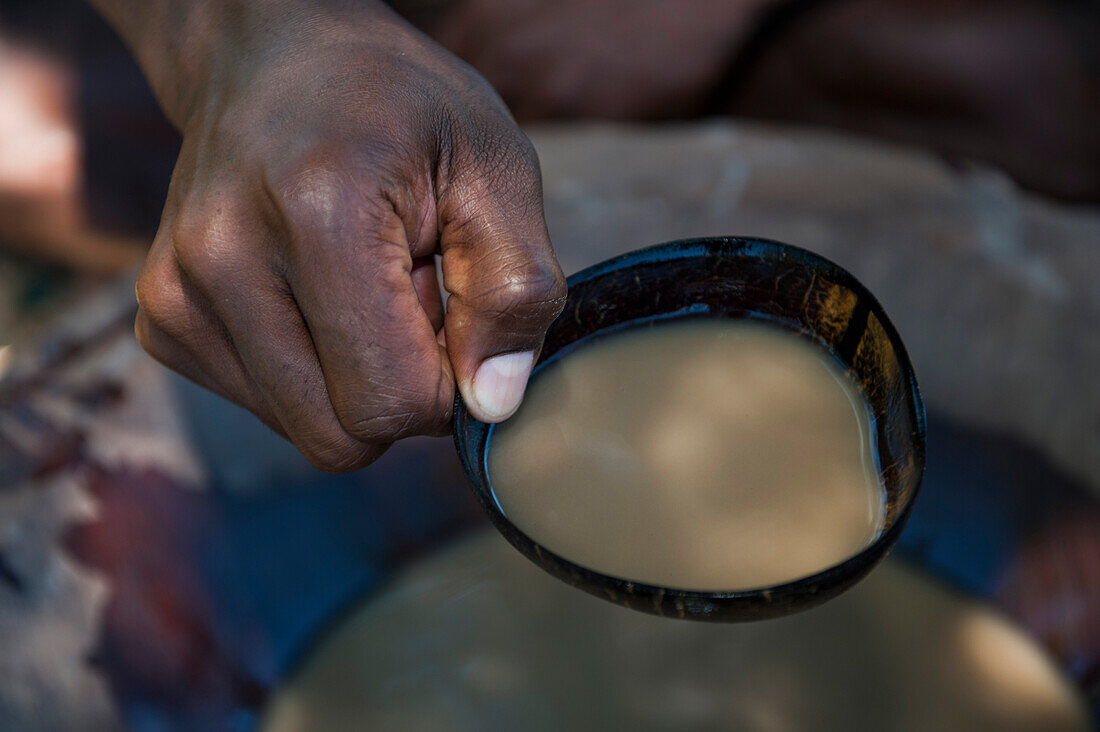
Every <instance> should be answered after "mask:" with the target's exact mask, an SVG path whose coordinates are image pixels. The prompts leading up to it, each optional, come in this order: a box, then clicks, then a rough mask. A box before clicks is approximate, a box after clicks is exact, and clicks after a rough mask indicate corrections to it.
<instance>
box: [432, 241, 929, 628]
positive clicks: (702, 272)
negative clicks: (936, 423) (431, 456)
mask: <svg viewBox="0 0 1100 732" xmlns="http://www.w3.org/2000/svg"><path fill="white" fill-rule="evenodd" d="M704 317H709V318H714V317H718V318H756V319H761V320H766V321H768V322H771V323H773V324H776V325H778V326H781V327H784V328H787V329H789V330H792V331H795V332H798V333H800V334H803V335H805V336H807V337H810V338H812V339H813V340H815V341H816V342H818V343H819V344H820V345H822V346H823V347H825V348H827V349H829V350H830V351H832V352H833V353H834V354H835V355H836V357H837V358H839V360H840V361H841V362H842V363H843V364H844V366H845V367H846V368H847V369H848V371H849V372H850V373H851V375H852V376H853V377H854V379H855V381H856V383H858V384H859V385H860V386H861V388H862V390H863V392H864V395H865V396H866V397H867V399H868V401H869V403H870V405H871V411H872V414H873V417H874V420H873V425H872V429H874V430H875V432H876V436H877V442H878V456H877V457H878V464H879V466H880V476H881V481H882V484H883V485H884V487H885V490H886V521H885V525H884V527H883V529H882V532H881V533H880V534H879V536H878V538H877V539H875V541H874V542H872V543H871V544H870V545H869V546H867V547H866V548H865V549H863V550H862V551H861V552H859V553H858V554H856V555H855V556H853V557H851V558H849V559H848V560H846V561H844V562H842V563H840V564H837V565H835V566H833V567H830V568H828V569H825V570H824V571H821V572H818V573H817V574H814V575H811V576H808V577H805V578H802V579H799V580H796V581H793V582H787V583H784V584H780V585H775V586H772V587H762V588H758V589H753V590H737V591H730V592H702V591H693V590H688V589H680V588H675V587H657V586H653V585H648V584H643V583H639V582H632V581H629V580H627V579H623V578H620V577H613V576H610V575H606V574H602V573H600V572H598V571H594V570H592V569H589V568H586V567H582V566H579V565H577V564H574V563H573V562H570V561H569V560H568V559H566V558H564V557H561V556H558V555H557V554H555V553H554V552H553V551H552V550H550V549H548V548H546V547H544V546H541V545H540V544H538V543H537V542H536V541H534V540H533V539H532V538H531V537H529V536H527V535H526V534H525V533H523V532H522V531H520V530H519V529H518V528H517V527H516V526H515V525H514V524H512V522H511V521H509V519H508V517H507V516H505V515H504V513H503V511H502V510H501V509H500V506H499V505H498V504H497V501H496V499H495V497H494V495H493V489H492V483H491V481H490V478H489V473H488V469H487V465H488V461H487V456H488V450H489V449H491V445H492V440H491V436H492V426H491V425H488V424H485V423H483V422H479V421H477V420H475V419H474V418H473V417H471V416H470V414H469V412H468V411H467V410H466V407H465V405H464V404H463V403H462V401H461V399H459V400H457V401H456V404H455V412H454V439H455V446H456V447H457V449H458V454H459V457H460V458H461V460H462V464H463V467H464V468H465V470H466V474H467V476H468V477H469V479H470V482H471V484H472V485H473V490H474V492H475V494H476V495H477V498H478V500H479V501H480V503H481V505H482V506H483V507H484V509H485V511H486V512H487V513H488V515H489V518H490V519H491V520H492V522H493V525H494V526H496V528H497V529H498V530H499V531H500V532H501V533H502V534H503V535H504V536H505V538H507V540H508V541H509V542H510V543H511V544H512V545H513V546H514V547H516V548H517V549H519V550H520V551H521V552H522V553H523V554H524V555H525V556H527V558H528V559H530V560H531V561H533V562H535V563H536V564H537V565H539V566H540V567H542V568H543V569H544V570H546V571H547V572H550V573H551V574H553V575H554V576H556V577H558V578H559V579H561V580H564V581H565V582H568V583H569V584H571V585H574V586H576V587H578V588H580V589H582V590H585V591H587V592H589V593H591V594H593V595H596V596H597V597H601V598H604V599H607V600H610V601H612V602H615V603H618V604H620V605H623V606H625V607H629V608H632V609H635V610H642V611H645V612H650V613H654V614H657V615H662V616H669V617H677V618H690V619H697V620H718V621H744V620H760V619H765V618H773V617H777V616H781V615H786V614H789V613H792V612H796V611H799V610H803V609H807V608H810V607H813V606H814V605H817V604H820V603H822V602H824V601H826V600H828V599H830V598H832V597H834V596H836V595H837V594H839V593H841V592H843V591H844V590H845V589H847V588H848V587H850V586H852V585H853V584H855V583H856V582H858V581H859V580H860V579H861V578H862V577H864V576H865V575H866V574H867V573H868V572H869V571H870V570H871V569H872V568H873V567H874V566H875V564H877V563H878V562H879V561H880V560H881V559H882V558H883V557H884V556H885V555H886V553H887V552H888V551H889V550H890V548H891V547H892V546H893V545H894V543H895V542H896V541H897V539H898V536H899V534H900V532H901V530H902V528H903V527H904V525H905V522H906V519H907V518H908V516H909V513H910V511H911V509H912V506H913V501H914V499H915V498H916V495H917V490H918V487H919V485H920V480H921V476H922V474H923V471H924V456H925V412H924V403H923V401H922V399H921V395H920V390H919V389H918V387H917V382H916V378H915V376H914V374H913V369H912V367H911V365H910V363H909V358H908V356H907V355H906V353H905V347H904V345H903V344H902V342H901V339H900V338H899V337H898V334H897V331H895V329H894V327H893V326H892V325H891V324H890V321H889V320H888V319H887V317H886V314H885V313H884V312H883V310H882V306H881V305H879V303H878V301H876V300H875V298H874V297H873V296H872V295H871V293H870V292H868V291H867V289H866V288H865V287H863V285H861V284H860V283H859V282H858V281H856V279H855V278H854V277H853V276H852V275H851V274H849V273H848V272H846V271H845V270H843V269H842V268H840V267H839V266H837V265H836V264H833V263H832V262H830V261H828V260H827V259H824V258H823V257H820V256H818V255H816V254H813V253H811V252H808V251H805V250H803V249H799V248H797V247H792V246H788V245H785V244H780V243H778V242H772V241H765V240H759V239H743V238H709V239H691V240H685V241H678V242H671V243H668V244H661V245H658V246H654V247H650V248H647V249H642V250H639V251H635V252H631V253H629V254H625V255H622V256H620V257H616V258H614V259H611V260H608V261H606V262H603V263H601V264H597V265H595V266H593V267H590V268H588V269H586V270H584V271H582V272H579V273H578V274H576V275H574V276H573V277H571V278H570V279H569V297H568V300H567V302H566V304H565V309H564V310H563V311H562V314H561V315H560V316H559V317H558V319H557V320H556V321H555V322H554V323H553V325H551V327H550V329H549V331H548V333H547V336H546V342H545V345H544V347H543V351H542V354H541V355H540V357H539V362H538V364H537V365H536V368H535V372H534V375H533V376H532V378H533V379H537V378H538V375H539V372H540V371H541V369H542V368H544V367H545V366H546V365H547V364H548V363H549V362H551V361H553V360H556V359H558V358H562V357H568V353H569V352H570V351H571V350H573V349H575V348H578V347H581V346H583V345H587V344H590V343H592V342H594V341H598V340H599V339H601V338H605V337H607V336H609V335H613V334H614V333H616V332H619V331H621V330H623V329H626V328H646V327H654V326H655V325H656V324H658V323H662V322H665V321H668V320H669V319H686V318H704Z"/></svg>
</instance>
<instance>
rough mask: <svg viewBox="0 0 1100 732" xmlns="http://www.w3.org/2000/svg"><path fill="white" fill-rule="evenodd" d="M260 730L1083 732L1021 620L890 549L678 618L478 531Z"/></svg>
mask: <svg viewBox="0 0 1100 732" xmlns="http://www.w3.org/2000/svg"><path fill="white" fill-rule="evenodd" d="M261 729H264V730H267V732H312V731H313V730H324V731H325V732H344V730H363V729H370V730H418V731H421V732H470V731H471V730H477V731H478V732H498V731H500V732H504V731H506V730H507V731H511V730H523V732H560V730H620V729H630V730H640V731H642V732H668V730H699V731H700V732H703V731H707V730H743V731H744V732H776V731H777V730H814V732H852V731H853V730H874V731H875V732H930V731H934V732H986V731H988V732H1088V730H1091V729H1094V725H1093V724H1092V723H1091V722H1090V721H1089V716H1088V708H1087V706H1086V705H1085V701H1084V699H1083V697H1082V694H1081V692H1080V691H1079V690H1077V689H1076V688H1075V687H1074V686H1073V685H1071V684H1070V683H1069V682H1068V680H1067V679H1066V678H1065V677H1064V676H1063V674H1062V673H1061V672H1060V670H1059V669H1058V667H1057V666H1056V665H1055V663H1054V662H1053V661H1052V660H1051V659H1050V657H1048V656H1047V655H1046V654H1045V653H1044V652H1043V649H1042V648H1041V647H1040V646H1039V645H1038V644H1037V643H1036V642H1035V641H1034V640H1032V639H1031V638H1030V637H1028V636H1027V635H1026V634H1025V633H1024V632H1022V630H1021V629H1020V628H1018V627H1017V626H1015V625H1014V624H1012V623H1010V622H1008V621H1007V620H1006V619H1005V618H1004V617H1002V616H1001V615H1000V614H999V613H997V612H995V611H993V610H992V609H990V608H988V607H986V606H984V605H983V604H981V603H979V602H977V601H975V600H970V599H967V598H964V597H962V596H961V595H959V594H957V593H955V592H952V591H951V590H949V589H948V588H947V587H945V586H944V585H942V584H940V583H939V582H936V581H934V580H933V579H932V578H930V577H928V576H926V575H924V574H923V573H921V572H918V571H915V570H913V569H911V568H909V567H907V566H905V565H902V564H900V563H897V562H896V561H892V560H889V559H888V560H887V561H886V562H884V563H883V565H882V566H881V567H880V568H879V569H877V570H876V571H875V572H874V573H873V574H871V576H870V577H868V578H867V579H866V580H864V581H863V582H861V583H859V584H858V585H856V586H855V587H854V588H853V589H852V590H850V591H849V592H846V593H844V594H843V595H841V596H840V597H838V598H837V599H835V600H833V601H831V602H828V603H825V604H824V605H822V606H820V607H816V608H813V609H812V610H809V611H807V612H803V613H798V614H796V615H792V616H790V617H786V618H780V619H778V620H768V621H763V622H758V623H734V624H724V623H678V622H672V621H669V620H667V619H665V618H659V617H656V616H652V615H646V614H643V613H639V612H634V611H631V610H627V609H625V608H621V607H618V606H617V605H613V604H611V603H609V602H604V601H603V600H599V599H597V598H594V597H591V596H589V595H587V594H585V593H583V592H577V591H576V590H574V589H573V588H572V587H569V586H568V585H566V584H565V583H563V582H559V581H558V580H556V579H554V578H553V577H551V576H550V575H548V574H546V573H545V572H543V571H541V570H540V569H538V568H537V567H535V566H534V565H533V564H531V563H530V562H528V561H527V560H526V559H524V558H523V557H522V556H520V554H519V553H518V552H516V551H515V550H514V549H512V547H510V546H509V545H508V544H507V543H506V542H505V541H504V539H503V538H501V537H500V536H499V535H498V534H497V533H496V532H493V531H489V532H487V533H485V534H481V535H477V536H474V537H471V538H470V539H468V540H465V541H463V542H461V543H459V544H457V545H455V546H452V547H450V548H448V549H447V550H445V551H443V552H440V553H438V554H437V555H436V556H433V557H431V558H430V559H428V560H427V561H425V562H423V563H422V564H420V565H419V566H418V567H415V568H413V569H412V570H408V571H406V572H404V573H403V574H402V575H400V576H399V577H398V578H397V579H396V580H395V581H394V582H393V583H392V584H390V585H388V586H387V588H386V589H385V590H384V591H382V592H380V593H378V594H372V595H371V596H370V597H369V598H368V599H367V600H366V601H365V602H364V603H363V604H361V605H360V606H359V607H358V608H356V609H355V610H354V611H353V612H351V613H348V614H347V615H345V616H344V619H343V620H342V621H341V622H340V623H339V625H337V626H336V627H335V628H334V629H333V631H332V632H330V633H328V634H327V635H326V636H325V637H324V638H323V640H322V642H321V643H320V644H319V645H318V646H316V647H315V648H314V650H313V652H312V653H310V654H309V655H308V656H307V657H306V659H305V663H304V664H303V665H302V666H301V667H300V669H299V670H298V672H297V673H296V674H295V676H294V677H293V678H291V679H290V680H289V681H288V682H287V683H286V684H285V685H283V687H282V688H281V689H280V690H279V692H278V693H277V694H276V695H274V698H273V700H272V704H271V706H270V707H269V708H268V710H267V713H266V715H265V719H264V723H263V724H262V725H261Z"/></svg>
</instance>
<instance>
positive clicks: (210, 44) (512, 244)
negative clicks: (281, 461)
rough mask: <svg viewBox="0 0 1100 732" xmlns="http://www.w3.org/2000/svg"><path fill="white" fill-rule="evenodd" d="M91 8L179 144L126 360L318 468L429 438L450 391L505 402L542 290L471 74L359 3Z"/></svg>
mask: <svg viewBox="0 0 1100 732" xmlns="http://www.w3.org/2000/svg"><path fill="white" fill-rule="evenodd" d="M95 1H96V4H97V5H98V6H99V7H100V10H101V11H102V12H103V13H104V14H105V15H106V16H107V17H108V19H109V20H111V21H112V22H113V24H114V25H115V27H116V28H117V29H119V31H120V33H121V34H122V35H123V37H124V39H126V40H127V41H128V43H129V44H130V46H131V48H132V49H133V50H134V52H135V55H136V56H137V58H138V59H139V62H140V63H141V64H142V66H143V69H144V70H145V72H146V74H147V76H148V78H149V80H150V82H151V84H152V86H153V89H154V92H155V93H156V94H157V97H158V100H159V101H160V103H161V105H162V107H163V108H164V110H165V112H166V113H167V114H168V116H169V118H170V119H171V120H172V121H173V123H174V124H176V125H177V126H178V127H179V129H180V130H181V132H182V134H183V147H182V151H181V153H180V156H179V161H178V163H177V165H176V169H175V173H174V175H173V179H172V184H171V188H170V191H169V195H168V200H167V203H166V205H165V209H164V214H163V219H162V221H161V226H160V230H159V233H158V234H157V237H156V240H155V242H154V243H153V246H152V249H151V251H150V252H149V255H148V259H147V260H146V262H145V265H144V267H143V269H142V272H141V275H140V278H139V280H138V286H137V296H138V303H139V305H140V311H139V314H138V318H137V324H136V330H137V335H138V339H139V340H140V342H141V344H142V346H144V348H145V349H146V350H147V351H149V353H151V354H152V355H153V356H154V357H156V358H157V359H158V360H160V361H161V362H163V363H164V364H166V365H168V366H169V367H171V368H173V369H175V370H177V371H179V372H180V373H182V374H183V375H185V376H187V377H189V378H191V379H192V380H194V381H196V382H198V383H199V384H201V385H203V386H205V387H207V388H209V389H211V390H212V391H214V392H217V393H218V394H221V395H222V396H224V397H225V398H227V399H230V400H232V401H234V402H236V403H238V404H240V405H242V406H244V407H246V408H248V409H249V410H251V411H252V412H254V413H255V414H256V415H257V416H258V417H260V419H262V420H263V421H264V422H265V423H267V424H268V425H269V426H271V427H272V428H273V429H275V430H276V431H278V432H280V433H281V434H283V435H285V436H286V437H287V438H288V439H289V440H291V441H292V442H293V443H294V444H295V445H296V446H297V447H298V448H299V449H300V450H301V451H302V452H303V453H304V454H305V455H306V456H307V457H308V458H309V459H310V461H311V462H313V463H314V464H315V465H316V466H318V467H320V468H323V469H326V470H330V471H344V470H351V469H355V468H358V467H361V466H364V465H366V464H368V463H370V462H371V461H373V460H374V459H375V458H377V457H378V456H379V455H380V454H381V453H382V452H383V451H384V450H385V449H386V448H387V447H388V446H389V445H390V444H391V443H392V442H394V441H395V440H398V439H401V438H403V437H407V436H410V435H419V434H442V433H446V432H447V431H449V428H450V427H449V424H450V418H451V411H452V405H453V401H454V397H455V390H456V389H457V390H458V391H459V392H461V394H462V396H463V397H464V399H465V400H466V402H467V404H468V405H469V408H470V410H471V412H472V414H473V415H474V416H476V417H478V418H480V419H482V420H485V421H491V422H496V421H500V420H502V419H505V418H507V417H508V416H509V415H510V414H511V413H513V412H514V411H515V409H516V408H517V407H518V405H519V402H520V399H521V398H522V395H523V390H524V386H525V384H526V381H527V378H528V376H529V373H530V370H531V365H532V363H533V360H534V358H535V357H536V356H537V353H538V351H539V348H540V347H541V343H542V339H543V335H544V332H545V329H546V328H547V326H548V325H549V323H550V322H551V321H552V320H553V318H554V317H555V316H556V315H557V314H558V312H559V311H560V309H561V307H562V303H563V301H564V294H565V287H564V280H563V277H562V274H561V270H560V268H559V266H558V264H557V261H556V259H555V257H554V254H553V251H552V249H551V246H550V241H549V237H548V235H547V231H546V225H545V222H544V220H543V209H542V192H541V181H540V174H539V168H538V160H537V158H536V156H535V153H534V151H533V149H532V147H531V145H530V143H529V142H528V140H527V139H526V137H525V136H524V135H523V133H522V132H520V130H519V129H518V128H517V127H516V125H515V123H514V122H513V120H512V118H511V116H510V115H509V113H508V111H507V109H506V108H505V107H504V105H503V103H502V102H501V101H500V99H499V98H498V97H497V95H496V94H495V92H494V91H493V90H492V88H491V87H490V86H489V85H488V83H487V82H485V81H484V80H483V79H482V78H481V77H479V76H478V75H477V73H476V72H474V71H473V70H472V69H471V68H469V67H468V66H466V65H465V64H464V63H462V62H461V61H459V60H458V59H456V58H455V57H453V56H452V55H450V54H449V53H448V52H446V51H445V50H443V49H442V48H440V47H439V46H437V45H435V44H434V43H433V42H432V41H430V40H429V39H428V38H426V37H425V36H423V35H421V34H420V33H419V32H417V31H416V30H414V29H413V28H411V27H410V26H408V25H407V24H406V23H405V22H404V21H402V20H401V19H400V18H399V17H397V16H396V15H395V14H393V13H392V12H391V11H390V10H389V9H388V8H386V7H385V6H383V5H381V4H373V3H369V2H364V3H347V4H343V3H338V2H331V3H323V2H301V1H298V0H293V1H287V2H220V3H214V2H211V3H205V2H196V3H188V2H176V0H156V1H155V2H151V3H139V2H137V1H136V0H95ZM158 29H159V30H158ZM436 255H439V261H440V262H441V271H442V284H443V287H444V288H445V289H446V291H447V292H448V293H449V299H448V300H447V303H446V310H445V311H444V305H443V302H442V298H441V293H440V288H439V281H438V278H437V274H436Z"/></svg>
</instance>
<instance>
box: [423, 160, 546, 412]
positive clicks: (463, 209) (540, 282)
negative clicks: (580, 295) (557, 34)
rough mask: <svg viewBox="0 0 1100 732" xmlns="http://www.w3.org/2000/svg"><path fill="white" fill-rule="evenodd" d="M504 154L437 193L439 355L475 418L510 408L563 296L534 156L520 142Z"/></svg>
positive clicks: (519, 397) (519, 394) (516, 404)
mask: <svg viewBox="0 0 1100 732" xmlns="http://www.w3.org/2000/svg"><path fill="white" fill-rule="evenodd" d="M523 142H525V143H526V140H525V139H524V140H523ZM495 157H497V158H498V159H500V157H501V156H499V155H498V156H495ZM506 157H508V158H509V159H511V162H512V163H513V164H511V165H507V166H501V167H500V168H499V169H498V170H496V171H493V173H492V174H479V173H474V172H473V170H471V171H470V172H468V173H466V174H465V175H463V176H461V177H460V179H459V180H458V181H456V184H455V185H452V186H451V187H450V188H449V190H448V191H447V195H446V196H445V197H444V198H443V199H442V200H441V201H440V221H441V222H442V223H443V226H442V227H441V232H440V249H441V252H442V255H443V262H442V264H443V286H444V287H445V288H446V289H447V291H448V292H449V293H450V298H449V299H448V301H447V314H446V316H445V319H444V331H445V334H446V335H445V338H446V341H445V342H446V347H447V354H448V356H449V358H450V360H451V365H452V367H453V368H454V374H455V380H456V382H457V384H458V388H459V391H460V393H461V394H462V398H463V399H464V400H465V402H466V406H467V408H468V409H469V410H470V413H471V414H472V415H473V416H474V417H476V418H477V419H479V420H481V421H483V422H500V421H503V420H505V419H507V418H508V417H510V416H511V415H512V414H513V413H514V412H515V411H516V409H517V408H519V404H520V401H521V400H522V399H523V392H524V389H525V388H526V386H527V379H528V377H529V376H530V375H531V369H532V367H533V366H534V362H535V359H536V358H537V356H538V353H539V351H540V350H541V348H542V340H543V337H544V335H545V333H546V329H547V328H548V327H549V326H550V323H551V322H552V321H553V320H554V318H556V317H557V315H558V313H560V312H561V309H562V306H563V305H564V303H565V294H566V288H565V277H564V276H563V275H562V272H561V267H560V266H559V265H558V262H557V259H556V258H555V257H554V251H553V248H552V247H551V245H550V237H549V235H548V233H547V231H546V222H545V220H544V217H543V208H542V184H541V178H540V175H539V170H538V161H537V158H535V156H534V152H533V151H531V150H530V143H527V144H526V147H521V148H520V151H519V152H517V153H516V155H515V156H511V155H509V156H506Z"/></svg>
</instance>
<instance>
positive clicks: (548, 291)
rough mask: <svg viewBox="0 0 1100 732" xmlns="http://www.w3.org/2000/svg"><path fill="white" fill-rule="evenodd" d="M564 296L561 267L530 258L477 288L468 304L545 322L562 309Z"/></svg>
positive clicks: (488, 311) (491, 312)
mask: <svg viewBox="0 0 1100 732" xmlns="http://www.w3.org/2000/svg"><path fill="white" fill-rule="evenodd" d="M565 295H566V287H565V278H564V277H563V276H562V273H561V269H560V268H558V267H557V265H553V264H546V263H542V262H538V261H531V262H528V263H526V264H524V265H522V266H520V267H517V268H515V269H513V270H510V271H509V272H508V273H507V274H506V275H505V276H504V277H503V278H498V279H497V280H495V281H494V282H492V284H489V285H488V286H486V287H484V288H482V289H481V290H479V291H477V292H476V293H475V294H474V296H473V297H472V298H471V300H472V301H471V305H472V306H473V307H474V309H475V310H478V311H480V312H482V313H487V314H491V315H499V316H508V317H511V318H518V319H521V320H531V321H534V322H536V323H538V324H545V323H548V322H549V321H551V320H553V319H554V318H555V317H557V315H558V313H560V312H561V309H562V306H563V305H564V304H565Z"/></svg>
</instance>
